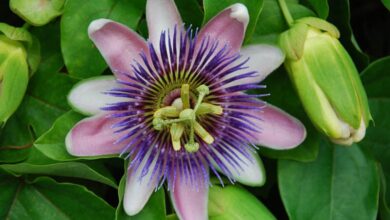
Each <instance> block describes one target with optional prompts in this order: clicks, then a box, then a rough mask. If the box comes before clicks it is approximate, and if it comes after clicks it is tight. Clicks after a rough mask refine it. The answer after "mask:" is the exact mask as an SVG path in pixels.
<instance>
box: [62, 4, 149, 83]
mask: <svg viewBox="0 0 390 220" xmlns="http://www.w3.org/2000/svg"><path fill="white" fill-rule="evenodd" d="M144 9H145V1H144V0H142V1H120V0H101V1H98V2H97V1H93V0H88V1H83V3H82V4H80V1H78V0H68V1H67V2H66V4H65V9H64V14H63V16H62V18H61V48H62V54H63V56H64V60H65V65H66V67H67V70H68V72H69V74H70V75H73V76H76V77H80V78H88V77H90V76H96V75H100V74H101V73H102V72H103V70H104V69H105V68H106V67H107V65H106V63H105V61H104V60H103V58H102V56H101V55H100V54H99V52H98V50H97V49H96V48H95V47H94V45H93V43H92V41H91V40H90V39H89V38H88V33H87V29H88V25H89V24H90V23H91V22H92V21H93V20H95V19H98V18H109V19H112V20H115V21H117V22H120V23H122V24H124V25H126V26H128V27H130V28H133V29H135V27H136V26H137V24H138V21H139V20H140V18H141V16H142V13H143V11H144Z"/></svg>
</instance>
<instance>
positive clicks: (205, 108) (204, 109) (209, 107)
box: [196, 103, 223, 115]
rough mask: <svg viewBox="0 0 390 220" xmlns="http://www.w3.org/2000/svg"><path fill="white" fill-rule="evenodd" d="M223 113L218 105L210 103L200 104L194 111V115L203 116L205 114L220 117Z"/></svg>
mask: <svg viewBox="0 0 390 220" xmlns="http://www.w3.org/2000/svg"><path fill="white" fill-rule="evenodd" d="M222 113H223V108H222V107H221V106H218V105H213V104H210V103H201V104H200V105H199V108H198V110H197V111H196V115H205V114H216V115H221V114H222Z"/></svg>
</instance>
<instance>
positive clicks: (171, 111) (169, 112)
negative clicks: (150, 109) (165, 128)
mask: <svg viewBox="0 0 390 220" xmlns="http://www.w3.org/2000/svg"><path fill="white" fill-rule="evenodd" d="M179 113H180V112H179V110H177V108H175V107H174V106H166V107H163V108H160V109H158V110H157V111H156V112H154V115H153V117H155V118H162V117H172V118H174V117H178V116H179Z"/></svg>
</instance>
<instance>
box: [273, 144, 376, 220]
mask: <svg viewBox="0 0 390 220" xmlns="http://www.w3.org/2000/svg"><path fill="white" fill-rule="evenodd" d="M278 179H279V189H280V194H281V197H282V200H283V203H284V205H285V207H286V210H287V213H288V215H289V218H290V219H291V220H295V219H313V220H314V219H334V220H338V219H340V220H345V219H354V220H359V219H362V220H370V219H371V220H374V219H376V215H377V209H378V192H379V177H378V173H377V166H376V164H375V161H374V160H373V159H372V158H371V157H370V156H369V155H368V154H367V153H366V152H364V151H362V150H361V149H360V148H359V146H357V145H352V146H351V147H341V146H336V145H332V144H330V143H328V142H325V141H324V142H322V145H321V147H320V153H319V156H318V158H317V160H316V161H314V162H311V163H302V162H295V161H288V160H280V161H279V163H278Z"/></svg>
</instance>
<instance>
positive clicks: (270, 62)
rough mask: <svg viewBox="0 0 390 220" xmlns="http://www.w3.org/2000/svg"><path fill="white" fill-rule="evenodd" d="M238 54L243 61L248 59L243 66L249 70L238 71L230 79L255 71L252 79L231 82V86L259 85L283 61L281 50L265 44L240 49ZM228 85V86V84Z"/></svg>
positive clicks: (283, 56)
mask: <svg viewBox="0 0 390 220" xmlns="http://www.w3.org/2000/svg"><path fill="white" fill-rule="evenodd" d="M240 53H241V54H242V57H243V59H247V58H249V60H248V62H247V63H246V64H245V66H248V67H249V68H247V69H243V70H239V71H237V72H235V73H234V74H230V76H229V78H230V77H233V76H237V75H241V74H245V73H248V72H250V71H257V73H256V74H255V75H254V76H253V77H247V78H243V79H240V80H236V81H234V82H232V84H231V85H242V84H248V83H259V82H261V81H262V80H263V79H265V78H266V77H267V76H268V75H269V74H270V73H271V72H272V71H274V70H275V69H276V68H278V67H279V66H280V65H281V64H282V63H283V61H284V58H285V55H284V53H283V51H282V50H281V49H279V48H278V47H275V46H271V45H267V44H256V45H250V46H247V47H243V48H241V51H240ZM229 85H230V84H229Z"/></svg>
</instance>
